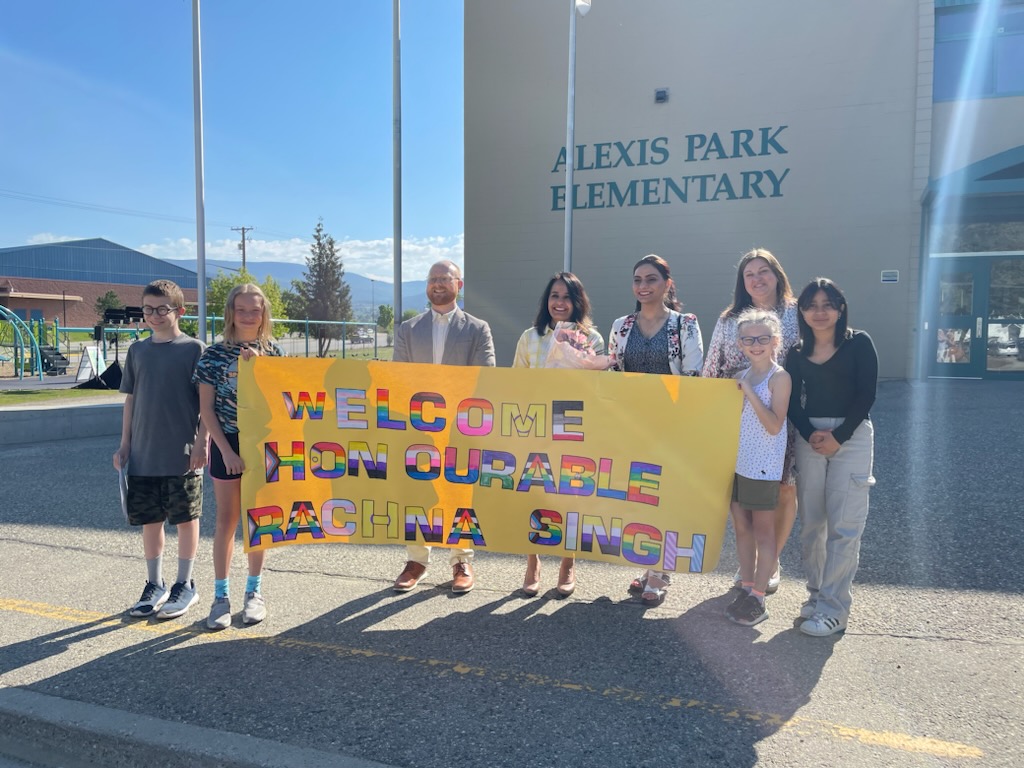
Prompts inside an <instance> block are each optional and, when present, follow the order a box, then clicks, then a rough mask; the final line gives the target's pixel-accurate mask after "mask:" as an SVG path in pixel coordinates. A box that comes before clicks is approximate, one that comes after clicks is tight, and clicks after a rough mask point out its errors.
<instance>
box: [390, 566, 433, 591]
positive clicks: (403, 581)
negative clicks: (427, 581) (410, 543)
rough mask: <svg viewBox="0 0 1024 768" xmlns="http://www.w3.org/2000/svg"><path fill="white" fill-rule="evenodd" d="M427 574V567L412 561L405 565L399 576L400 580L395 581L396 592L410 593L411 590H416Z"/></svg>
mask: <svg viewBox="0 0 1024 768" xmlns="http://www.w3.org/2000/svg"><path fill="white" fill-rule="evenodd" d="M426 572H427V566H425V565H420V564H419V563H416V562H413V561H412V560H410V561H409V562H407V563H406V564H405V568H403V569H402V572H401V573H400V574H398V578H397V579H395V587H394V589H395V592H408V591H409V590H410V589H415V588H416V585H417V584H419V583H420V579H422V578H423V574H424V573H426Z"/></svg>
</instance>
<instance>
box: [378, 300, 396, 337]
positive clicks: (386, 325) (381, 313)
mask: <svg viewBox="0 0 1024 768" xmlns="http://www.w3.org/2000/svg"><path fill="white" fill-rule="evenodd" d="M394 324H395V308H394V307H392V306H391V305H390V304H381V305H380V306H378V307H377V327H378V328H382V329H383V330H385V331H387V332H388V333H390V332H391V330H392V328H393V327H394Z"/></svg>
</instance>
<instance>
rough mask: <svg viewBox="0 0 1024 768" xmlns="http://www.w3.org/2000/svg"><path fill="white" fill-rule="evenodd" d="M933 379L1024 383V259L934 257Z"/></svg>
mask: <svg viewBox="0 0 1024 768" xmlns="http://www.w3.org/2000/svg"><path fill="white" fill-rule="evenodd" d="M932 264H933V267H932V274H933V280H935V281H936V282H935V283H933V285H935V286H936V291H935V306H934V307H933V310H932V312H931V318H930V322H929V323H928V326H927V329H928V330H927V331H926V333H927V334H928V336H927V338H926V345H925V354H926V355H927V356H928V358H927V363H928V373H929V375H930V376H942V377H957V378H993V379H995V378H1010V379H1018V378H1020V379H1024V342H1022V340H1021V330H1022V329H1024V254H1018V253H1007V254H992V253H985V254H971V255H966V254H965V255H963V256H959V255H958V256H942V257H933V262H932Z"/></svg>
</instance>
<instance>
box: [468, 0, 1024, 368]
mask: <svg viewBox="0 0 1024 768" xmlns="http://www.w3.org/2000/svg"><path fill="white" fill-rule="evenodd" d="M570 7H571V3H570V2H568V0H565V1H563V2H553V1H552V0H516V2H512V3H509V2H497V0H487V1H485V2H469V3H466V8H465V200H466V203H465V206H466V207H465V222H466V224H465V227H466V233H465V250H466V255H465V259H466V273H467V281H468V284H469V290H468V291H467V309H468V310H469V311H470V312H473V313H474V314H479V315H480V316H482V317H484V318H485V319H487V320H488V321H489V322H490V323H491V326H492V329H493V331H494V336H495V344H496V347H497V351H498V364H499V365H507V364H509V363H510V362H511V359H512V354H513V351H514V348H515V342H516V339H517V338H518V336H519V334H520V333H521V332H522V331H523V330H524V329H525V328H527V327H528V326H529V325H530V324H531V323H532V320H533V317H534V315H535V313H536V309H537V302H538V300H539V298H540V292H541V290H542V288H543V287H544V284H545V283H546V280H547V278H548V277H549V276H550V275H551V274H553V273H554V272H556V271H558V270H561V269H562V264H563V231H564V211H565V206H566V205H567V204H571V205H572V207H573V230H574V231H573V248H572V271H574V272H575V273H576V274H578V275H579V276H580V277H581V279H582V280H583V282H584V284H585V285H586V287H587V291H588V293H589V295H590V298H591V300H592V303H593V306H594V314H595V320H596V321H597V323H598V326H599V328H600V330H601V332H602V333H603V334H607V332H608V329H609V328H610V326H611V323H612V320H613V319H614V318H616V317H618V316H620V315H624V314H626V313H627V312H630V311H632V308H633V306H634V300H633V296H632V290H631V279H632V274H631V270H632V266H633V264H634V263H635V262H636V261H637V260H638V259H640V258H641V257H642V256H644V255H645V254H648V253H657V254H659V255H661V256H663V257H664V258H666V259H667V260H668V262H669V263H670V265H671V266H672V269H673V274H674V277H675V279H676V282H677V284H678V288H679V293H680V296H681V298H682V300H683V302H684V304H685V306H686V309H687V310H688V311H691V312H694V313H696V314H697V316H698V318H699V320H700V323H701V329H702V331H703V334H704V338H705V342H706V341H707V340H708V339H709V338H710V336H711V331H712V329H713V328H714V324H715V320H716V318H717V316H718V314H719V313H720V312H721V310H722V309H723V307H725V305H726V304H727V303H728V302H729V300H730V298H731V296H732V291H733V286H734V284H735V275H736V271H735V266H736V263H737V261H738V260H739V258H740V256H741V255H742V254H743V253H744V252H746V251H747V250H749V249H751V248H753V247H758V246H759V247H764V248H768V249H769V250H771V251H772V252H773V253H774V254H775V255H776V256H777V257H778V258H779V259H780V261H781V262H782V264H783V266H784V268H785V269H786V272H787V273H788V275H789V277H790V280H791V281H792V283H793V285H794V289H795V290H796V291H799V290H800V288H801V287H802V286H803V285H804V284H806V282H807V281H808V280H809V279H810V278H812V277H815V276H818V275H824V276H828V277H831V278H833V279H835V280H836V281H837V282H838V283H839V285H840V286H841V287H842V288H843V290H844V291H845V293H846V295H847V297H848V299H849V306H850V320H851V324H852V325H853V326H855V327H860V328H864V329H866V330H867V331H868V332H869V333H871V335H872V336H873V338H874V340H875V343H876V345H877V347H878V352H879V357H880V365H881V370H880V373H881V376H883V377H890V378H904V377H917V376H953V377H976V378H1018V379H1024V346H1021V347H1018V338H1019V336H1020V330H1021V324H1022V323H1024V319H1022V318H1024V2H1022V0H984V1H982V2H978V1H977V0H975V1H971V0H858V2H829V3H822V2H816V0H770V1H769V2H757V3H751V2H744V1H743V0H685V2H682V1H681V0H643V2H638V0H594V2H593V7H592V9H591V10H590V12H589V13H588V14H587V15H586V16H585V17H579V16H577V25H576V59H575V61H576V78H575V103H576V108H575V140H574V144H575V147H574V148H573V149H572V150H571V151H572V153H573V158H574V165H575V177H574V180H573V181H574V183H573V189H572V190H571V191H568V192H567V190H566V188H565V184H566V178H565V162H566V159H567V158H566V150H565V143H566V101H567V71H568V63H569V59H568V52H569V45H568V41H569V16H570ZM1022 344H1024V343H1022Z"/></svg>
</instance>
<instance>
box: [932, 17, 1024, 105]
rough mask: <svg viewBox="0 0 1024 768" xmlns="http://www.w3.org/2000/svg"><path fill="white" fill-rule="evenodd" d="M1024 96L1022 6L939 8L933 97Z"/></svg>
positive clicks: (936, 19) (936, 22)
mask: <svg viewBox="0 0 1024 768" xmlns="http://www.w3.org/2000/svg"><path fill="white" fill-rule="evenodd" d="M1021 95H1024V4H1012V5H1011V4H1007V3H1006V2H1005V0H1004V2H1003V3H992V2H983V3H982V4H980V5H970V6H961V7H958V8H941V9H937V10H936V11H935V74H934V80H933V83H932V98H933V99H934V100H935V101H950V100H953V99H958V98H964V99H976V98H982V97H986V96H1021Z"/></svg>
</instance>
